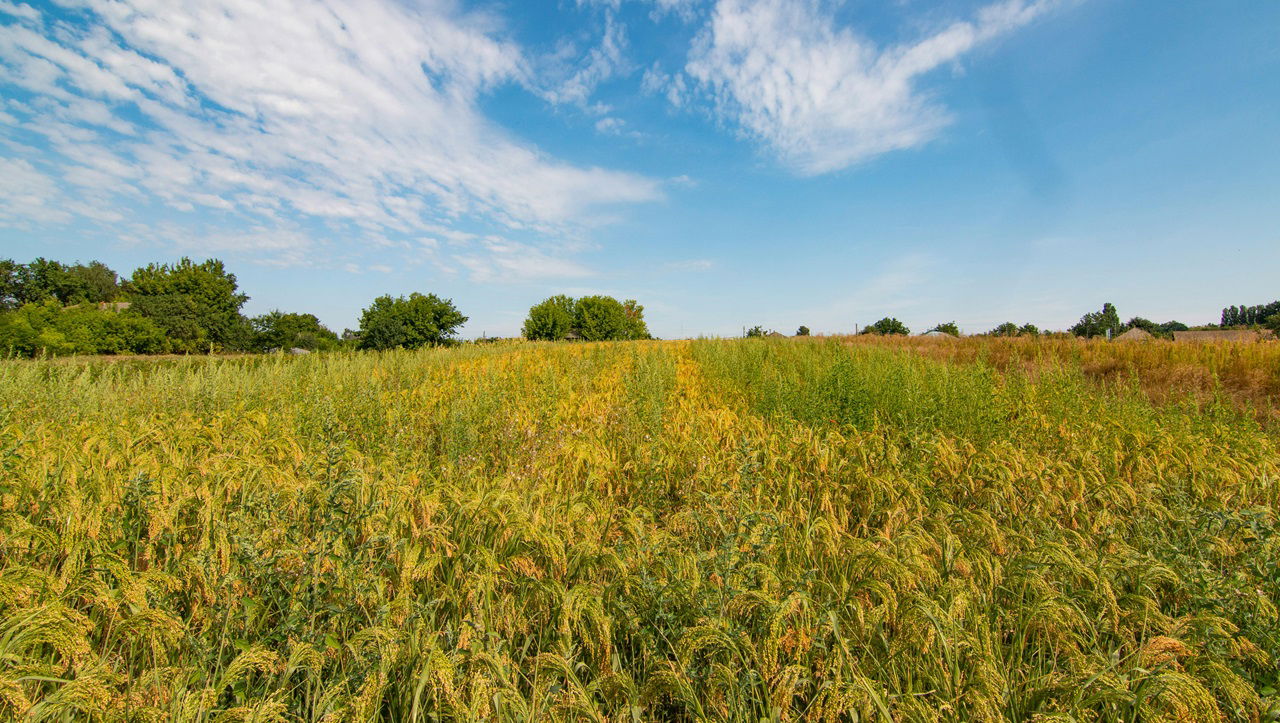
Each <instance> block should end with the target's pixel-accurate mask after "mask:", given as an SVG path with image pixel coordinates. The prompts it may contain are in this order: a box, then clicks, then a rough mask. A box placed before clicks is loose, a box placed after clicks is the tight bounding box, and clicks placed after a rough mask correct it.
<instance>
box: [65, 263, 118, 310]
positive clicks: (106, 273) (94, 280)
mask: <svg viewBox="0 0 1280 723" xmlns="http://www.w3.org/2000/svg"><path fill="white" fill-rule="evenodd" d="M67 275H68V276H70V277H71V278H72V279H74V280H75V286H76V287H77V291H79V293H80V294H82V295H83V297H84V300H85V301H87V302H89V303H93V304H98V303H102V302H110V301H115V300H116V299H117V298H118V297H119V296H120V279H119V277H118V276H117V275H116V272H115V271H113V270H112V269H111V267H109V266H107V265H106V264H104V263H102V262H101V261H90V262H89V263H87V264H75V265H73V266H69V267H67ZM64 303H67V302H64Z"/></svg>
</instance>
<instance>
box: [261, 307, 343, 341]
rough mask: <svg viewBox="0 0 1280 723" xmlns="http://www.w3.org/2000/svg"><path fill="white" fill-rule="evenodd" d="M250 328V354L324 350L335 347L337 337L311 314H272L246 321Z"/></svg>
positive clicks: (273, 312) (276, 312) (278, 312)
mask: <svg viewBox="0 0 1280 723" xmlns="http://www.w3.org/2000/svg"><path fill="white" fill-rule="evenodd" d="M250 324H251V325H252V327H253V343H252V347H253V349H254V351H267V350H268V349H310V350H313V351H327V350H330V349H336V348H338V335H337V334H335V333H333V332H332V331H330V330H329V329H328V328H326V327H325V326H324V325H323V324H321V323H320V320H319V319H317V318H316V316H315V314H285V313H283V312H280V311H272V312H270V313H267V314H263V315H262V316H257V317H254V318H253V319H251V320H250Z"/></svg>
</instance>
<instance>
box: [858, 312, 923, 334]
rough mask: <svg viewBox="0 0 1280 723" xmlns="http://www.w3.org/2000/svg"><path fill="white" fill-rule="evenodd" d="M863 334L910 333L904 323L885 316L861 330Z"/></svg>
mask: <svg viewBox="0 0 1280 723" xmlns="http://www.w3.org/2000/svg"><path fill="white" fill-rule="evenodd" d="M862 333H863V334H882V335H901V336H906V335H907V334H910V333H911V330H910V329H908V328H907V325H906V324H903V323H902V322H901V321H898V320H897V319H893V318H890V317H888V316H886V317H885V318H883V319H881V320H880V321H877V322H876V323H874V324H872V325H871V326H868V327H867V328H865V329H863V330H862Z"/></svg>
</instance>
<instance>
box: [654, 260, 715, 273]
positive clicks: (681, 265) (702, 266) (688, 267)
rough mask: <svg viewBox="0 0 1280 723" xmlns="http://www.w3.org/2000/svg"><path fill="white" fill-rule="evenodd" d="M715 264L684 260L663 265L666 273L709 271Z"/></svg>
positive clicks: (704, 261)
mask: <svg viewBox="0 0 1280 723" xmlns="http://www.w3.org/2000/svg"><path fill="white" fill-rule="evenodd" d="M714 266H715V263H714V262H712V261H711V260H710V259H686V260H684V261H669V262H667V263H666V264H664V265H663V267H664V268H666V269H667V270H668V271H710V270H711V269H712V267H714Z"/></svg>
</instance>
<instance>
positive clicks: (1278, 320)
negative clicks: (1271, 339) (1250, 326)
mask: <svg viewBox="0 0 1280 723" xmlns="http://www.w3.org/2000/svg"><path fill="white" fill-rule="evenodd" d="M1262 325H1263V326H1265V327H1266V328H1268V329H1270V330H1271V331H1274V332H1275V333H1276V334H1277V335H1280V312H1277V313H1275V314H1272V315H1271V316H1268V317H1267V318H1265V319H1263V320H1262Z"/></svg>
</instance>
